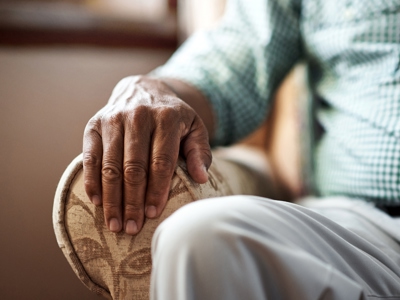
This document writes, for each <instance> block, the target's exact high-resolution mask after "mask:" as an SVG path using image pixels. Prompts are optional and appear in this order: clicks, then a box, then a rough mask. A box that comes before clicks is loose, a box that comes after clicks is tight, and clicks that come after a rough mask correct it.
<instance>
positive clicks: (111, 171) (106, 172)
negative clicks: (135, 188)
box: [101, 162, 122, 183]
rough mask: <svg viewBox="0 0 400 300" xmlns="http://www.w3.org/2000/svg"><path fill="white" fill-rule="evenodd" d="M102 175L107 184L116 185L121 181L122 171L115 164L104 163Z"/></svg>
mask: <svg viewBox="0 0 400 300" xmlns="http://www.w3.org/2000/svg"><path fill="white" fill-rule="evenodd" d="M101 175H102V178H103V180H104V181H105V182H108V183H115V182H118V181H120V180H121V177H122V176H121V175H122V174H121V170H120V168H119V167H118V166H117V165H116V164H115V163H110V162H108V163H104V165H103V168H102V169H101Z"/></svg>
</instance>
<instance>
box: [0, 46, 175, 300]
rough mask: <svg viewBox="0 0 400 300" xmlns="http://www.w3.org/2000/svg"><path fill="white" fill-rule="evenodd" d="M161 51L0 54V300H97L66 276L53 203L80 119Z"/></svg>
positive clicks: (162, 56)
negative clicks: (53, 215) (54, 220)
mask: <svg viewBox="0 0 400 300" xmlns="http://www.w3.org/2000/svg"><path fill="white" fill-rule="evenodd" d="M169 55H170V53H169V52H168V51H150V50H117V49H90V48H33V49H29V48H4V47H3V48H0V204H1V205H0V299H13V300H14V299H18V300H20V299H98V297H97V296H95V295H92V294H90V293H89V292H88V291H86V288H85V287H84V286H83V285H82V284H81V283H80V281H79V280H78V279H77V278H76V277H75V275H74V274H73V272H72V271H71V270H70V268H69V266H68V264H67V262H66V260H65V259H64V257H63V255H62V252H61V250H59V249H58V246H57V242H56V239H55V237H54V233H53V229H52V220H51V211H52V201H53V196H54V192H55V188H56V185H57V182H58V180H59V178H60V176H61V174H62V172H63V170H64V169H65V167H66V166H67V165H68V163H69V162H70V161H71V160H72V159H73V158H74V157H75V156H76V155H77V154H79V153H80V151H81V140H82V132H83V129H84V126H85V124H86V122H87V120H88V119H89V118H90V117H91V116H92V115H93V114H94V113H95V112H96V111H97V110H98V109H99V108H100V107H101V106H102V105H103V104H104V103H105V102H106V100H107V99H108V96H109V95H110V92H111V89H112V88H113V86H114V85H115V84H116V83H117V81H118V80H119V79H121V78H122V77H124V76H127V75H131V74H139V73H144V72H147V71H149V70H151V69H152V68H154V67H155V66H157V65H159V64H161V63H163V62H164V61H165V60H166V59H167V57H168V56H169Z"/></svg>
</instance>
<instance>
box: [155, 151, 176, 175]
mask: <svg viewBox="0 0 400 300" xmlns="http://www.w3.org/2000/svg"><path fill="white" fill-rule="evenodd" d="M174 167H175V166H174V163H173V161H172V159H171V157H169V156H167V155H160V156H155V157H154V158H153V160H152V163H151V170H152V172H153V173H154V174H155V175H157V176H160V177H170V175H171V173H172V171H173V169H174Z"/></svg>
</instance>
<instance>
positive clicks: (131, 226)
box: [125, 220, 138, 234]
mask: <svg viewBox="0 0 400 300" xmlns="http://www.w3.org/2000/svg"><path fill="white" fill-rule="evenodd" d="M137 229H138V228H137V225H136V222H135V221H133V220H128V222H126V227H125V232H126V233H127V234H136V233H137Z"/></svg>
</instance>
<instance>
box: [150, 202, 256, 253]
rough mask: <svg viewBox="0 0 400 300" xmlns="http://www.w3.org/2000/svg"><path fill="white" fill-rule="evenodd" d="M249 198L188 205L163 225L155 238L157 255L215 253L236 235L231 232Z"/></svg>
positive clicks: (158, 229) (154, 246)
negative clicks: (223, 243)
mask: <svg viewBox="0 0 400 300" xmlns="http://www.w3.org/2000/svg"><path fill="white" fill-rule="evenodd" d="M248 198H249V197H247V196H229V197H222V198H213V199H207V200H201V201H197V202H194V203H190V204H188V205H185V206H184V207H182V208H180V209H179V210H177V211H176V212H175V213H173V214H172V215H171V216H170V217H169V218H168V219H167V220H165V221H164V222H163V223H161V224H160V226H159V227H158V228H157V230H156V232H155V234H154V238H153V247H152V248H153V255H154V253H155V252H162V253H164V254H166V255H168V253H172V254H175V255H176V253H178V252H179V251H181V250H183V249H186V250H189V251H190V253H192V254H196V253H202V254H205V253H207V252H209V251H210V250H211V249H208V248H209V246H210V245H213V251H216V250H217V249H215V248H216V247H217V246H218V244H220V242H221V240H224V239H227V238H228V236H229V235H231V234H233V233H232V232H231V230H230V228H231V227H232V226H230V225H233V224H234V223H235V222H237V218H238V214H237V213H236V212H238V211H240V210H241V207H242V206H245V205H246V202H247V200H248Z"/></svg>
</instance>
